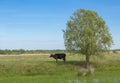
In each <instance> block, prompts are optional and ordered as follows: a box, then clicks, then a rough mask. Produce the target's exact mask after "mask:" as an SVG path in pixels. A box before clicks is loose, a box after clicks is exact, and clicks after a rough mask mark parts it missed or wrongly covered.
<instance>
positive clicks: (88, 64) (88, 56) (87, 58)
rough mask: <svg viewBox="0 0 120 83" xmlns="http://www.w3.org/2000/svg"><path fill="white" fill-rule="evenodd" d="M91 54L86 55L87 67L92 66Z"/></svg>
mask: <svg viewBox="0 0 120 83" xmlns="http://www.w3.org/2000/svg"><path fill="white" fill-rule="evenodd" d="M89 59H90V55H86V64H85V66H86V68H89V66H90V60H89Z"/></svg>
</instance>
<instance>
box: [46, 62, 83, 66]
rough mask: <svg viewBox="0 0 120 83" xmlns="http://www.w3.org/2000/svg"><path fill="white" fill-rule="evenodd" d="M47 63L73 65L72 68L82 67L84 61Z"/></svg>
mask: <svg viewBox="0 0 120 83" xmlns="http://www.w3.org/2000/svg"><path fill="white" fill-rule="evenodd" d="M47 62H48V63H55V64H57V65H73V66H84V64H85V61H66V62H63V61H57V62H56V61H47Z"/></svg>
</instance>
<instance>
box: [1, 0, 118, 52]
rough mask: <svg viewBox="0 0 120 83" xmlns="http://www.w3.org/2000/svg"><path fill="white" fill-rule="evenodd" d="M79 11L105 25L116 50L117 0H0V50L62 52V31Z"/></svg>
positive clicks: (63, 47)
mask: <svg viewBox="0 0 120 83" xmlns="http://www.w3.org/2000/svg"><path fill="white" fill-rule="evenodd" d="M80 8H83V9H89V10H94V11H96V12H97V13H98V14H99V15H100V16H101V17H102V18H103V19H104V20H105V21H106V24H107V25H108V27H109V30H110V33H111V35H112V37H113V40H114V45H112V47H111V49H120V32H119V31H120V21H119V20H120V0H0V49H27V50H35V49H43V50H54V49H65V46H64V38H63V32H62V30H63V29H64V30H65V29H66V23H67V21H68V20H69V19H70V16H72V14H73V13H74V12H75V11H76V10H77V9H80Z"/></svg>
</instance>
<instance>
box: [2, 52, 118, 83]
mask: <svg viewBox="0 0 120 83" xmlns="http://www.w3.org/2000/svg"><path fill="white" fill-rule="evenodd" d="M84 61H85V57H84V56H79V55H73V56H70V55H68V56H67V61H66V62H65V63H64V62H63V61H62V60H59V61H58V62H57V63H56V62H55V60H54V59H53V58H50V57H49V56H48V55H42V56H41V55H30V56H20V55H16V56H9V55H8V56H4V55H3V56H0V83H120V54H105V56H101V57H96V56H92V57H91V60H90V61H91V63H92V65H93V66H94V68H95V71H94V75H88V76H78V72H79V71H80V66H81V65H83V64H84Z"/></svg>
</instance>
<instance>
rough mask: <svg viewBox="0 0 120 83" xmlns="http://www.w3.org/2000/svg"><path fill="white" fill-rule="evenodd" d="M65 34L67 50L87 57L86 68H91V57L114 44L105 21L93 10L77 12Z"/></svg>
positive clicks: (68, 24) (71, 18)
mask: <svg viewBox="0 0 120 83" xmlns="http://www.w3.org/2000/svg"><path fill="white" fill-rule="evenodd" d="M63 32H64V42H65V47H66V49H67V50H69V51H77V52H79V53H82V54H83V55H85V56H86V67H89V64H90V61H89V59H90V56H91V55H98V54H99V53H100V52H102V51H103V50H105V49H107V48H109V47H110V46H111V45H112V43H113V41H112V36H111V34H110V33H109V29H108V27H107V26H106V23H105V21H104V20H103V19H102V18H101V17H100V16H99V15H98V14H97V13H96V12H95V11H91V10H85V9H79V10H77V11H76V12H75V13H74V14H73V16H71V17H70V20H69V21H68V22H67V27H66V30H63Z"/></svg>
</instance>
